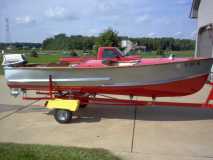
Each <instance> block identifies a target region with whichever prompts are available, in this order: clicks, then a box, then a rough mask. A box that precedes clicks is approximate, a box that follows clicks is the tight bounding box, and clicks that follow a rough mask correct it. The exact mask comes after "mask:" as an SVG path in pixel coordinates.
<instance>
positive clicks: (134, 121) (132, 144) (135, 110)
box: [130, 105, 137, 153]
mask: <svg viewBox="0 0 213 160" xmlns="http://www.w3.org/2000/svg"><path fill="white" fill-rule="evenodd" d="M136 118H137V106H136V105H134V120H133V127H132V140H131V150H130V152H131V153H133V149H134V141H135V125H136Z"/></svg>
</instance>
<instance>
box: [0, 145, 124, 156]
mask: <svg viewBox="0 0 213 160" xmlns="http://www.w3.org/2000/svg"><path fill="white" fill-rule="evenodd" d="M0 160H121V159H120V158H119V157H116V156H114V155H113V154H111V153H110V152H109V151H107V150H104V149H86V148H77V147H62V146H50V145H34V144H33V145H30V144H13V143H0Z"/></svg>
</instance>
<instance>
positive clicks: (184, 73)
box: [3, 55, 213, 97]
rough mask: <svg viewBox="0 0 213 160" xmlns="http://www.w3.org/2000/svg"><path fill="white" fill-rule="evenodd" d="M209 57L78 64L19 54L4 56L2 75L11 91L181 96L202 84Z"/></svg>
mask: <svg viewBox="0 0 213 160" xmlns="http://www.w3.org/2000/svg"><path fill="white" fill-rule="evenodd" d="M212 63H213V59H212V58H174V57H172V58H171V57H170V58H149V59H145V58H144V59H137V60H129V61H113V60H110V59H107V60H104V59H103V60H87V61H84V62H80V63H78V64H69V63H63V64H28V63H27V61H26V59H25V58H24V56H23V55H12V56H11V55H4V61H3V66H4V74H5V78H6V80H7V85H8V86H9V88H11V90H12V91H17V90H19V91H23V92H26V91H27V90H39V91H47V90H48V86H49V76H51V77H52V82H53V84H54V90H55V91H58V92H59V91H60V92H63V91H70V92H79V93H85V94H86V93H87V94H91V95H92V94H100V93H101V94H120V95H132V96H147V97H173V96H185V95H190V94H193V93H195V92H197V91H199V90H200V89H201V88H202V87H203V86H204V84H205V83H206V81H207V79H208V76H209V73H210V70H211V67H212Z"/></svg>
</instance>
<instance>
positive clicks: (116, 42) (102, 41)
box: [96, 28, 120, 48]
mask: <svg viewBox="0 0 213 160" xmlns="http://www.w3.org/2000/svg"><path fill="white" fill-rule="evenodd" d="M101 46H105V47H119V46H120V38H119V37H118V32H116V31H114V30H113V29H112V28H108V29H107V30H105V31H104V32H103V33H101V34H100V36H99V37H98V38H97V40H96V48H98V47H101Z"/></svg>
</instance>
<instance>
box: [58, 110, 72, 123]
mask: <svg viewBox="0 0 213 160" xmlns="http://www.w3.org/2000/svg"><path fill="white" fill-rule="evenodd" d="M54 118H55V120H56V121H57V122H59V123H63V124H64V123H69V122H71V120H72V112H71V111H68V110H63V109H56V110H55V112H54Z"/></svg>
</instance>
